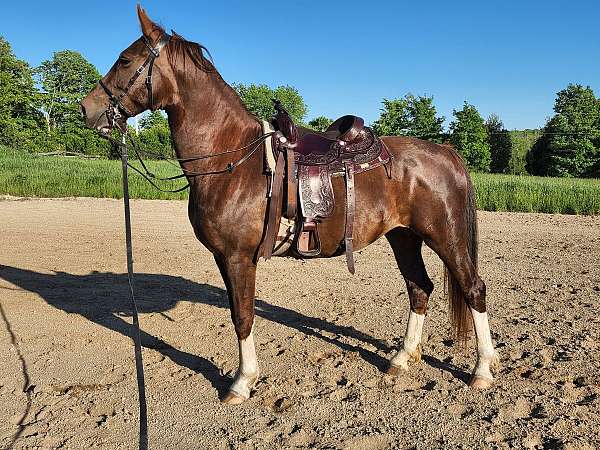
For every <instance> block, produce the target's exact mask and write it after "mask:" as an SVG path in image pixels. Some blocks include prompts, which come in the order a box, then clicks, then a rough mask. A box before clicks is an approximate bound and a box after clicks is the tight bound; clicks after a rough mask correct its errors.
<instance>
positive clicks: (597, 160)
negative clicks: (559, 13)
mask: <svg viewBox="0 0 600 450" xmlns="http://www.w3.org/2000/svg"><path fill="white" fill-rule="evenodd" d="M99 78H100V74H99V72H98V70H97V69H96V68H95V67H94V66H93V65H92V64H91V63H89V62H88V61H87V60H86V59H85V58H84V57H83V56H82V55H81V54H80V53H78V52H75V51H72V50H64V51H59V52H56V53H54V54H53V56H52V58H51V59H48V60H46V61H44V62H42V63H41V64H40V66H38V67H30V66H29V65H28V64H27V63H26V62H25V61H22V60H20V59H18V58H17V57H16V56H15V55H14V53H13V51H12V49H11V46H10V44H9V43H8V41H6V39H4V38H3V37H2V36H0V144H2V145H4V146H6V147H10V148H17V149H22V150H26V151H29V152H79V153H85V154H87V155H97V156H103V157H116V155H113V154H111V148H110V145H109V144H108V143H107V142H106V141H105V140H103V139H102V138H100V137H99V136H98V134H97V133H95V132H94V131H92V130H89V129H87V128H85V126H83V122H82V120H81V117H80V112H79V102H80V101H81V99H83V97H84V96H85V95H87V93H88V92H89V91H90V90H91V89H92V88H93V87H94V85H95V84H96V82H97V80H98V79H99ZM233 88H234V89H235V91H236V92H237V93H238V94H239V96H240V97H241V99H242V101H243V102H244V104H245V105H246V107H247V108H248V110H249V111H250V112H252V113H253V114H255V115H256V116H257V117H258V118H261V119H265V120H268V119H269V118H270V117H271V116H272V115H273V113H274V109H273V103H272V99H273V98H277V99H279V100H280V101H281V102H282V104H283V105H284V106H285V107H286V108H287V109H288V111H289V112H290V114H291V116H292V117H293V118H294V119H295V120H296V121H297V122H298V123H301V124H304V125H306V126H309V127H311V128H314V129H316V130H324V129H326V128H327V127H328V126H329V125H330V124H331V123H332V120H331V119H330V118H328V117H324V116H320V117H316V118H313V119H312V120H310V121H308V122H306V117H307V114H308V107H307V105H306V103H305V102H304V99H303V98H302V96H301V95H300V94H299V92H298V91H297V90H296V89H295V88H294V87H291V86H279V87H277V88H275V89H273V88H271V87H269V86H266V85H263V84H248V85H245V84H234V85H233ZM554 113H555V114H554V116H553V117H552V118H550V119H549V120H548V121H547V123H546V124H545V126H544V127H543V128H542V129H540V130H523V131H517V130H513V131H508V130H506V128H505V127H504V124H503V123H502V120H501V119H500V118H499V117H498V116H497V115H495V114H492V115H490V116H489V117H488V118H487V119H484V118H483V117H482V116H481V114H480V113H479V112H478V111H477V109H476V107H475V106H474V105H471V104H469V103H467V102H465V103H464V104H463V105H462V108H460V109H457V110H454V111H453V118H452V120H451V121H450V124H449V127H448V128H447V129H445V128H444V122H445V118H444V117H442V116H439V115H438V113H437V111H436V108H435V105H434V103H433V97H430V96H415V95H412V94H407V95H405V96H404V97H402V98H396V99H384V100H383V102H382V109H381V114H380V117H379V118H378V119H377V120H376V121H375V122H373V124H372V128H373V130H374V131H375V132H376V133H377V134H379V135H388V136H390V135H391V136H398V135H402V136H412V137H416V138H420V139H425V140H428V141H432V142H436V143H440V144H449V145H452V146H453V147H454V148H455V149H456V150H457V151H458V152H459V153H460V154H461V156H462V157H463V159H464V160H465V162H466V163H467V165H468V167H469V169H470V170H473V171H477V172H493V173H519V174H524V173H529V174H533V175H549V176H573V177H598V176H600V99H598V98H596V96H595V94H594V92H593V91H592V89H591V88H590V87H584V86H581V85H578V84H571V85H569V86H567V87H566V88H565V89H563V90H561V91H560V92H558V94H557V98H556V101H555V104H554ZM130 127H131V133H130V134H131V135H132V136H133V139H134V140H136V141H137V142H138V143H140V145H142V146H143V147H147V148H149V149H151V150H152V151H154V152H158V153H160V154H162V155H165V156H171V155H172V154H173V148H172V142H171V136H170V132H169V126H168V122H167V119H166V117H165V116H164V114H163V113H162V112H160V111H154V112H151V113H149V114H146V115H144V116H142V117H141V119H140V120H139V122H136V123H135V124H134V126H132V125H131V124H130Z"/></svg>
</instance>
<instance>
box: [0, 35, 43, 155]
mask: <svg viewBox="0 0 600 450" xmlns="http://www.w3.org/2000/svg"><path fill="white" fill-rule="evenodd" d="M38 101H39V98H38V95H37V92H36V90H35V86H34V80H33V77H32V71H31V69H30V67H29V65H28V64H27V63H26V62H25V61H21V60H20V59H18V58H17V57H16V56H15V55H14V53H13V51H12V48H11V46H10V44H9V43H8V41H7V40H6V39H4V38H3V37H2V36H0V144H4V145H6V146H9V147H14V148H25V149H28V150H32V149H33V148H34V147H35V146H36V142H37V138H38V134H39V133H38V129H39V125H40V124H41V123H42V117H41V114H40V113H39V110H38V107H39V102H38Z"/></svg>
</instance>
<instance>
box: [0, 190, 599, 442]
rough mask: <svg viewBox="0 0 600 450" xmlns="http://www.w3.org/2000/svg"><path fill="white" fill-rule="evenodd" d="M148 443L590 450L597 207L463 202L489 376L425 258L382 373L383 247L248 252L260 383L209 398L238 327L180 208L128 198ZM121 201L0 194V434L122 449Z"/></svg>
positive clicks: (129, 431) (128, 433) (232, 358)
mask: <svg viewBox="0 0 600 450" xmlns="http://www.w3.org/2000/svg"><path fill="white" fill-rule="evenodd" d="M132 215H133V235H134V242H133V244H134V255H135V269H136V272H137V274H138V275H137V277H136V285H137V295H138V300H139V302H140V304H141V311H142V314H141V324H142V329H143V341H144V344H145V345H146V346H147V348H146V349H145V350H144V361H145V370H146V381H147V389H148V391H147V394H148V406H149V428H150V448H154V449H213V448H214V449H234V448H235V449H255V448H258V449H288V448H307V447H310V448H317V449H356V450H359V449H360V450H363V449H364V450H366V449H392V448H394V449H395V448H416V449H429V448H436V449H437V448H536V449H554V448H568V449H593V448H600V438H599V437H598V435H599V430H600V397H599V395H600V340H599V337H600V318H599V314H598V310H599V307H600V263H599V261H598V258H599V256H598V255H600V217H599V216H596V217H575V216H559V215H542V214H516V213H480V215H479V224H480V273H481V275H482V277H483V279H484V280H485V281H486V282H487V286H488V308H489V312H490V318H491V327H492V335H493V338H494V340H495V342H496V345H497V348H498V351H499V352H500V357H501V361H502V367H501V370H500V372H499V373H497V381H496V384H495V385H494V387H493V388H492V389H490V390H488V391H485V392H477V391H473V390H470V389H469V388H467V387H466V384H465V383H466V381H468V377H469V373H470V371H471V369H472V368H473V366H474V364H475V359H476V356H475V350H474V348H473V347H474V341H471V342H470V344H469V346H468V347H466V348H462V349H461V348H459V347H457V346H455V345H453V342H452V340H451V339H450V338H449V325H448V320H447V305H446V301H445V299H444V297H443V282H442V263H441V262H440V260H439V259H438V258H437V256H435V255H434V254H433V253H432V252H431V251H429V250H428V249H426V250H425V252H424V253H425V262H426V265H427V267H428V270H429V274H430V276H431V278H432V280H433V281H434V283H435V285H436V289H435V291H434V293H433V295H432V298H431V301H430V308H429V313H428V317H427V320H426V322H425V329H424V338H423V341H424V342H423V352H424V356H423V360H422V361H421V362H420V363H417V364H413V365H412V366H411V369H410V371H409V372H407V373H406V374H404V375H402V376H400V377H398V378H392V377H389V376H387V375H384V374H383V373H382V372H381V369H383V368H385V365H386V363H387V360H388V359H389V358H390V357H391V356H392V355H393V353H394V352H395V349H396V348H397V347H398V346H399V345H400V344H401V343H402V336H403V334H404V331H405V326H406V320H407V317H408V311H409V306H408V297H407V294H406V288H405V286H404V282H403V281H402V279H401V277H400V273H399V271H398V269H397V268H396V265H395V262H394V258H393V255H392V253H391V249H390V248H389V246H388V244H387V242H386V241H385V240H384V239H383V240H379V241H378V242H376V243H375V244H373V245H372V246H370V247H368V248H367V249H366V250H364V251H361V252H359V253H357V254H356V260H357V274H356V276H354V277H352V276H351V275H350V274H349V273H348V272H347V271H346V265H345V262H344V259H343V257H342V258H335V259H331V260H315V261H309V262H300V261H295V260H291V259H281V258H279V259H275V260H271V261H269V262H261V263H260V264H259V271H258V284H257V320H256V324H255V339H256V343H257V351H258V357H259V363H260V366H261V378H260V381H259V384H258V385H257V387H256V391H255V392H254V394H253V396H252V397H251V399H250V400H249V401H247V402H246V403H244V404H243V405H241V406H237V407H232V406H224V405H221V404H220V403H219V396H220V395H222V394H223V393H225V392H226V390H227V387H228V385H229V383H230V380H231V378H230V377H231V376H232V375H233V372H234V371H235V369H236V368H237V341H236V337H235V333H234V330H233V326H232V324H231V320H230V316H229V310H228V302H227V298H226V293H225V291H224V286H223V282H222V280H221V277H220V275H219V272H218V270H217V268H216V265H215V263H214V262H213V259H212V256H211V255H210V253H209V252H208V251H207V250H206V249H204V248H203V247H202V246H201V245H200V244H199V243H198V241H196V239H195V237H194V235H193V232H192V229H191V226H190V224H189V222H188V220H187V205H186V203H185V202H175V201H169V202H167V201H134V202H133V204H132ZM122 221H123V218H122V202H121V201H118V200H103V199H68V200H21V199H10V198H5V199H3V200H1V201H0V306H1V308H2V310H1V313H2V315H1V317H0V405H1V407H0V448H16V449H24V448H27V449H34V448H43V449H50V448H52V449H54V448H66V449H88V448H102V449H131V448H136V445H137V394H136V385H135V371H134V362H133V349H132V343H131V340H130V339H129V337H128V332H129V328H128V323H129V321H130V317H129V315H130V309H129V298H128V290H127V278H126V276H125V275H124V272H125V270H126V269H125V252H124V238H123V222H122Z"/></svg>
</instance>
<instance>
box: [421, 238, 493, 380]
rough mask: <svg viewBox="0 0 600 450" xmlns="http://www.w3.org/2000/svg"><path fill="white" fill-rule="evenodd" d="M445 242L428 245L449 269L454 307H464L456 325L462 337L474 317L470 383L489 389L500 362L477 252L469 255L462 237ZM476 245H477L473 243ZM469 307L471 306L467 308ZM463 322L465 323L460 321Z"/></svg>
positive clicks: (455, 322)
mask: <svg viewBox="0 0 600 450" xmlns="http://www.w3.org/2000/svg"><path fill="white" fill-rule="evenodd" d="M446 237H447V238H449V239H447V240H446V243H445V245H440V243H439V242H429V241H427V244H428V245H429V246H430V247H431V248H432V249H433V250H434V251H435V252H436V253H437V254H438V255H439V256H440V258H441V259H442V260H443V261H444V264H445V265H446V270H448V271H449V274H448V281H449V286H448V288H449V295H450V300H451V304H452V308H453V309H454V310H455V311H456V310H458V309H459V308H464V310H463V313H461V314H458V315H457V314H454V317H453V322H454V323H453V325H454V327H455V329H456V330H458V337H459V338H466V336H468V334H467V333H468V331H469V328H470V319H471V318H470V317H468V315H469V314H468V312H470V315H471V316H472V318H473V325H474V328H475V337H476V339H477V364H476V365H475V369H474V370H473V375H472V378H471V382H470V386H471V387H473V388H476V389H486V388H488V387H490V386H491V385H492V383H493V381H494V377H493V376H492V369H493V368H494V366H497V365H498V364H499V359H498V355H497V353H496V351H495V350H494V345H493V343H492V335H491V332H490V326H489V323H488V315H487V310H486V301H485V300H486V286H485V283H484V282H483V280H482V279H481V277H480V276H479V274H478V273H477V266H476V264H473V262H472V260H475V261H476V259H477V258H476V254H471V255H470V254H469V251H468V247H469V246H468V245H467V243H466V242H465V241H464V239H462V237H459V238H456V239H452V237H451V236H446ZM471 245H476V244H471ZM467 308H468V309H467ZM459 322H462V324H459ZM461 330H462V331H461Z"/></svg>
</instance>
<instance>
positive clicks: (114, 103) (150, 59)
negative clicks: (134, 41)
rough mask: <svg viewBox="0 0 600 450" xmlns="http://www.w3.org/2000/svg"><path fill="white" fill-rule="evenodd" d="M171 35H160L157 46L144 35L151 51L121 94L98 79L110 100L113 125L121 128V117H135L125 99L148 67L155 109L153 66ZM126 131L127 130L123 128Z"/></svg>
mask: <svg viewBox="0 0 600 450" xmlns="http://www.w3.org/2000/svg"><path fill="white" fill-rule="evenodd" d="M170 39H171V36H170V35H169V34H167V33H163V35H162V36H161V37H160V39H159V40H158V42H157V43H156V46H154V47H153V46H152V43H151V42H150V40H149V39H148V38H147V37H146V36H142V42H143V43H144V44H145V45H146V47H148V50H149V53H148V56H147V58H146V60H145V61H144V63H143V64H142V65H141V66H140V67H139V68H138V69H137V70H136V71H135V72H134V74H133V75H132V76H131V78H130V79H129V82H128V83H127V86H125V89H123V90H122V92H121V93H120V94H119V95H115V94H114V93H113V92H112V91H111V90H110V88H109V87H108V86H107V85H106V84H105V83H104V81H102V79H100V80H98V84H100V86H101V87H102V89H104V92H106V95H107V96H108V100H109V102H110V104H109V106H108V107H107V108H106V111H105V114H106V118H107V119H108V122H109V123H110V125H111V126H112V127H115V126H116V127H118V128H119V129H121V126H120V125H119V119H123V118H124V119H125V120H127V119H129V118H130V117H133V116H134V115H135V114H134V113H133V112H131V110H129V108H127V107H126V106H125V105H124V104H123V99H124V98H125V97H127V96H128V95H129V90H130V89H131V87H132V86H133V85H134V84H135V82H136V81H137V79H138V78H139V77H140V76H141V75H142V73H144V71H145V70H146V68H147V69H148V73H147V74H146V81H145V85H146V89H147V90H148V107H149V108H150V110H153V109H154V98H153V95H152V68H153V67H154V61H155V60H156V58H158V57H159V55H160V51H161V50H162V48H163V47H164V46H165V45H167V44H168V43H169V40H170ZM121 131H125V130H121Z"/></svg>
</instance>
